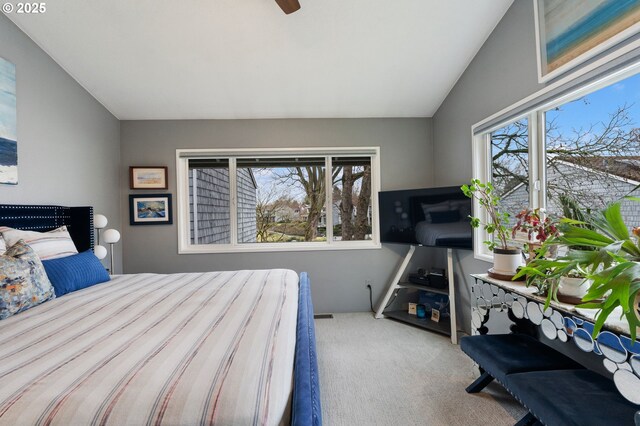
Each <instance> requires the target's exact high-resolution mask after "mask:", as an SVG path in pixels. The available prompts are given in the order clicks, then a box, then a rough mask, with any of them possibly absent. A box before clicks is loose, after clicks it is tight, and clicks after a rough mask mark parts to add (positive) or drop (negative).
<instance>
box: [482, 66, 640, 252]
mask: <svg viewBox="0 0 640 426" xmlns="http://www.w3.org/2000/svg"><path fill="white" fill-rule="evenodd" d="M639 70H640V63H638V64H635V65H633V66H630V67H629V68H627V69H624V70H620V71H618V72H616V73H614V74H612V75H611V76H608V77H604V78H602V79H600V80H599V81H595V82H592V83H590V84H589V85H587V86H584V87H581V88H578V89H576V90H575V91H573V92H572V93H569V94H564V95H562V96H561V97H559V98H557V99H552V100H550V101H548V102H540V103H539V104H538V105H539V106H537V107H535V108H532V109H530V110H528V111H526V112H522V113H520V117H519V118H517V119H511V120H508V121H507V120H505V121H506V124H497V125H495V126H493V127H491V128H489V129H488V130H483V131H481V132H475V133H474V145H473V158H474V160H473V162H474V173H473V176H474V177H475V178H477V179H480V180H481V181H484V182H486V181H491V182H492V183H493V185H494V186H495V187H496V191H497V193H498V194H499V195H500V197H501V207H502V208H503V209H504V211H506V212H508V213H509V214H510V215H511V216H512V220H511V224H513V222H514V221H513V216H514V215H515V214H517V213H518V212H519V211H520V210H522V209H524V208H527V207H528V208H537V207H542V208H544V209H545V212H546V214H550V215H554V216H564V217H571V218H578V219H580V218H581V216H583V215H584V214H589V212H592V211H598V210H601V209H602V208H604V207H605V206H607V205H608V204H610V203H612V202H616V201H621V202H622V213H623V216H624V218H625V222H626V223H631V224H633V223H639V222H640V214H639V213H638V208H637V207H638V205H637V203H636V202H633V201H630V200H626V199H625V196H627V195H634V196H638V195H639V193H640V191H638V190H637V189H638V188H639V187H640V73H639ZM530 102H532V103H534V104H535V102H536V101H530ZM481 125H484V124H483V123H479V124H478V125H476V126H474V129H475V128H476V127H478V126H481ZM474 207H475V211H474V214H475V215H477V216H480V217H481V218H483V217H484V216H483V215H484V212H483V211H482V210H481V209H479V206H478V205H475V206H474ZM474 238H475V242H474V245H475V249H474V250H475V255H476V257H477V258H480V259H483V260H491V257H492V254H491V253H490V252H489V251H488V250H486V249H485V248H484V246H483V245H482V241H484V240H487V239H488V238H489V236H488V235H486V233H485V232H484V231H483V230H481V229H476V231H475V234H474Z"/></svg>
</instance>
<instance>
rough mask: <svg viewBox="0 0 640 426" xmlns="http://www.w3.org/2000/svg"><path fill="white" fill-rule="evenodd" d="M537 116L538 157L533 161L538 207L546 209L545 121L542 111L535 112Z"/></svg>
mask: <svg viewBox="0 0 640 426" xmlns="http://www.w3.org/2000/svg"><path fill="white" fill-rule="evenodd" d="M536 117H537V124H538V126H537V129H538V131H537V134H536V140H535V143H536V145H537V147H538V158H536V161H535V163H534V164H535V167H536V168H537V170H538V180H539V181H540V188H539V191H538V207H540V208H543V209H545V210H546V209H547V131H546V129H547V122H546V116H545V113H544V112H543V111H538V112H537V113H536Z"/></svg>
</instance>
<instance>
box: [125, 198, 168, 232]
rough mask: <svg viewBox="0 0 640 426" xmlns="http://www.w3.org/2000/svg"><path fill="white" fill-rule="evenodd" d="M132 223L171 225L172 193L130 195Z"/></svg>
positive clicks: (130, 221) (130, 219)
mask: <svg viewBox="0 0 640 426" xmlns="http://www.w3.org/2000/svg"><path fill="white" fill-rule="evenodd" d="M129 223H130V224H131V225H170V224H172V223H173V218H172V216H171V194H147V195H137V194H133V195H129Z"/></svg>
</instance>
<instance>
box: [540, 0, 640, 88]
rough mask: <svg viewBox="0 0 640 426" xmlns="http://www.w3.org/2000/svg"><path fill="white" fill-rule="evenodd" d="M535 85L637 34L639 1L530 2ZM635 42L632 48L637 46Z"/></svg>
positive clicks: (617, 52)
mask: <svg viewBox="0 0 640 426" xmlns="http://www.w3.org/2000/svg"><path fill="white" fill-rule="evenodd" d="M533 2H534V9H535V24H536V44H537V59H538V81H539V82H540V83H543V82H546V81H549V80H551V79H553V78H556V77H557V76H559V75H561V74H564V73H566V72H567V71H569V70H571V69H573V68H575V67H576V66H577V65H579V64H582V63H584V62H585V61H587V60H589V59H591V58H593V57H594V56H596V55H598V54H600V53H603V52H605V51H608V50H609V49H611V50H610V51H609V52H607V54H606V55H605V56H607V57H610V58H613V57H615V56H619V55H620V54H621V53H622V52H621V50H622V49H618V48H616V46H617V45H620V43H621V42H623V41H624V40H627V39H629V38H630V37H632V36H633V35H635V34H637V33H638V32H639V31H640V0H571V1H566V0H533ZM636 42H637V41H634V46H635V45H636V44H637V43H636Z"/></svg>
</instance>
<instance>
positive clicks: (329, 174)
mask: <svg viewBox="0 0 640 426" xmlns="http://www.w3.org/2000/svg"><path fill="white" fill-rule="evenodd" d="M324 161H325V163H324V167H325V173H324V175H325V176H324V177H325V188H326V190H325V197H326V198H325V206H326V207H325V212H326V213H325V217H326V220H325V222H326V225H327V226H326V230H325V234H326V236H327V243H328V244H331V243H332V242H333V166H332V161H331V156H330V155H327V156H326V157H325V159H324Z"/></svg>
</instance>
